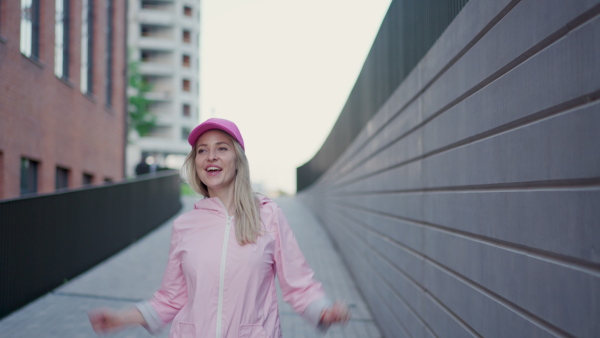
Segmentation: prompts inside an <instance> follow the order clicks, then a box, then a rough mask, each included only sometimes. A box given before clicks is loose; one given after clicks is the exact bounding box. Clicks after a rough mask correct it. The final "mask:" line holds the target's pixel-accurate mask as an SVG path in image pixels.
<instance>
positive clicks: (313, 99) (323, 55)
mask: <svg viewBox="0 0 600 338" xmlns="http://www.w3.org/2000/svg"><path fill="white" fill-rule="evenodd" d="M390 2H391V0H302V1H298V0H294V1H292V0H202V10H201V20H202V21H201V34H202V35H201V38H200V45H201V53H200V55H201V56H200V65H201V66H200V67H201V70H200V72H201V73H200V87H201V94H200V102H201V105H200V119H201V120H202V121H204V120H206V119H208V118H210V117H220V118H226V119H229V120H232V121H234V122H235V123H236V124H237V125H238V127H239V128H240V131H241V132H242V136H243V137H244V142H245V145H246V154H247V156H248V160H249V162H250V173H251V176H252V181H253V182H254V183H255V184H257V185H259V186H261V188H259V190H261V191H262V192H269V191H274V190H279V189H280V190H283V191H285V192H288V193H295V191H296V168H297V167H298V166H301V165H302V164H304V163H306V162H307V161H308V160H310V159H311V158H312V157H313V156H314V155H315V153H316V152H317V151H318V150H319V149H320V147H321V145H322V143H323V142H324V141H325V138H326V137H327V135H329V132H330V131H331V128H332V127H333V125H334V123H335V121H336V120H337V117H338V115H339V113H340V111H341V109H342V108H343V106H344V104H345V102H346V99H347V98H348V95H349V93H350V90H352V87H353V86H354V83H355V82H356V78H357V76H358V74H359V72H360V70H361V68H362V65H363V63H364V60H365V58H366V56H367V54H368V52H369V50H370V48H371V45H372V43H373V39H374V38H375V36H376V34H377V31H378V30H379V26H380V25H381V21H382V20H383V18H384V16H385V13H386V12H387V9H388V7H389V5H390Z"/></svg>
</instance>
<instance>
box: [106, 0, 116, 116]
mask: <svg viewBox="0 0 600 338" xmlns="http://www.w3.org/2000/svg"><path fill="white" fill-rule="evenodd" d="M113 24H114V13H113V0H106V88H105V92H106V105H107V106H111V105H112V86H113V83H112V80H113V78H112V70H113Z"/></svg>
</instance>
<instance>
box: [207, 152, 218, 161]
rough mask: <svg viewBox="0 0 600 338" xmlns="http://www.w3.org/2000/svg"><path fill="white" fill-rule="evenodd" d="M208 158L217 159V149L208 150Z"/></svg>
mask: <svg viewBox="0 0 600 338" xmlns="http://www.w3.org/2000/svg"><path fill="white" fill-rule="evenodd" d="M208 159H209V160H216V159H217V151H216V150H210V151H209V152H208Z"/></svg>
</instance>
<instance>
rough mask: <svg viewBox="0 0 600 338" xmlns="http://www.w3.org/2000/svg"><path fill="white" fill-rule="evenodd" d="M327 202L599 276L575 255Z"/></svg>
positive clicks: (596, 266)
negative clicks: (566, 254)
mask: <svg viewBox="0 0 600 338" xmlns="http://www.w3.org/2000/svg"><path fill="white" fill-rule="evenodd" d="M329 204H337V205H339V206H342V207H344V208H351V209H353V210H361V211H364V212H367V213H370V214H374V215H379V216H383V217H386V218H390V219H394V220H398V221H402V222H407V223H410V224H412V225H415V226H421V227H426V228H429V229H433V230H436V231H440V232H443V233H446V234H449V235H452V236H456V237H459V238H463V239H467V240H470V241H473V242H476V243H481V244H484V245H489V246H492V247H496V248H499V249H503V250H507V251H510V252H514V253H517V254H521V255H525V256H528V257H531V258H535V259H538V260H541V261H545V262H548V263H551V264H556V265H559V266H562V267H565V268H568V269H573V270H577V271H580V272H583V273H586V274H589V275H591V276H593V277H595V278H600V264H597V263H591V262H589V261H586V260H582V259H579V258H575V257H571V256H564V255H561V254H557V253H554V252H549V251H545V250H541V249H537V248H533V247H528V246H525V245H521V244H517V243H513V242H508V241H504V240H500V239H496V238H492V237H487V236H483V235H480V234H476V233H472V232H467V231H463V230H458V229H454V228H450V227H447V226H443V225H438V224H433V223H428V222H423V221H420V220H415V219H411V218H406V217H402V216H398V215H393V214H389V213H385V212H381V211H378V210H373V209H370V208H367V207H363V206H359V205H356V204H352V203H349V202H337V203H336V202H333V201H332V202H331V203H329Z"/></svg>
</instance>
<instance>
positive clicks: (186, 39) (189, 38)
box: [183, 30, 192, 43]
mask: <svg viewBox="0 0 600 338" xmlns="http://www.w3.org/2000/svg"><path fill="white" fill-rule="evenodd" d="M183 42H185V43H190V42H192V33H191V32H190V31H188V30H184V31H183Z"/></svg>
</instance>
